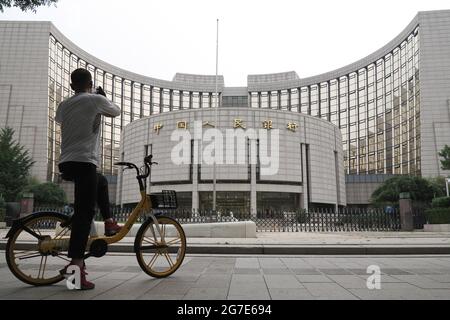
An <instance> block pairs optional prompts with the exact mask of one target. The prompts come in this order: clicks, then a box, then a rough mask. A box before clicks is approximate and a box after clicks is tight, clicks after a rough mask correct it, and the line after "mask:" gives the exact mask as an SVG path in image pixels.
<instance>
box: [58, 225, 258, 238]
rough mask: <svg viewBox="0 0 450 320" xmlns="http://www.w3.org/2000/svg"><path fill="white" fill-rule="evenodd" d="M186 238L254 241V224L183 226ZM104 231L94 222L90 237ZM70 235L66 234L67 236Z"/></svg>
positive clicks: (136, 228) (134, 229)
mask: <svg viewBox="0 0 450 320" xmlns="http://www.w3.org/2000/svg"><path fill="white" fill-rule="evenodd" d="M140 227H141V225H140V224H135V225H134V226H133V227H132V229H131V230H130V233H129V234H128V237H135V236H136V234H137V233H138V231H139V228H140ZM183 229H184V232H185V234H186V238H239V239H255V238H256V224H255V223H254V222H253V221H241V222H229V223H204V224H185V225H183ZM104 230H105V226H104V223H102V222H96V223H95V227H94V226H91V236H95V235H96V234H98V235H103V234H104V232H105V231H104ZM174 231H175V230H173V228H171V226H169V227H168V228H167V230H166V234H167V235H168V236H169V237H170V236H171V234H172V233H173V232H174ZM69 234H70V233H67V234H66V235H67V236H68V235H69Z"/></svg>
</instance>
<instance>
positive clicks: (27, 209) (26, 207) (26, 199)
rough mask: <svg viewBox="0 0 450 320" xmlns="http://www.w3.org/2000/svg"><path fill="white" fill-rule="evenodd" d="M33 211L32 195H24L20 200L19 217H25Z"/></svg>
mask: <svg viewBox="0 0 450 320" xmlns="http://www.w3.org/2000/svg"><path fill="white" fill-rule="evenodd" d="M33 209H34V194H32V193H25V194H24V195H23V197H22V199H21V200H20V217H21V218H23V217H26V216H29V215H30V214H32V213H33Z"/></svg>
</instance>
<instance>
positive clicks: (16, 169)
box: [0, 128, 34, 202]
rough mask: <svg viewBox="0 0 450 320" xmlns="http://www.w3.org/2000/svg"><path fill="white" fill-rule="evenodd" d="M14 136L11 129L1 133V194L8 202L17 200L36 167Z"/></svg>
mask: <svg viewBox="0 0 450 320" xmlns="http://www.w3.org/2000/svg"><path fill="white" fill-rule="evenodd" d="M13 136H14V130H13V129H11V128H5V129H2V130H1V131H0V194H2V195H3V197H4V199H5V201H6V202H14V201H16V200H17V197H18V195H19V194H20V193H21V192H22V190H23V189H24V187H25V186H26V185H27V178H28V175H29V171H30V169H31V167H32V166H33V165H34V162H33V161H32V159H31V157H30V156H29V155H28V151H27V150H24V147H23V146H21V145H20V144H19V143H17V142H15V141H14V139H13Z"/></svg>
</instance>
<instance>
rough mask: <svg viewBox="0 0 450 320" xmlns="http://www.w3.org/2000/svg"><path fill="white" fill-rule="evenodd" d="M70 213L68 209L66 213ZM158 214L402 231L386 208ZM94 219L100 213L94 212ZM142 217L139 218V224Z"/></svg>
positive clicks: (419, 222)
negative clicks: (254, 213) (253, 213)
mask: <svg viewBox="0 0 450 320" xmlns="http://www.w3.org/2000/svg"><path fill="white" fill-rule="evenodd" d="M35 211H53V212H60V213H64V209H61V208H36V210H35ZM131 212H132V210H131V209H127V208H119V207H116V208H113V209H112V213H113V216H114V218H115V219H116V220H117V221H118V222H122V223H123V222H125V221H126V220H127V219H128V217H129V216H130V214H131ZM65 213H66V214H70V212H67V211H66V212H65ZM157 213H159V214H163V215H166V216H169V217H172V218H174V219H176V220H177V221H179V222H180V223H181V224H201V223H223V222H237V221H253V222H255V223H256V226H257V231H258V232H364V231H370V232H382V231H399V230H401V223H400V214H399V211H398V210H391V211H389V212H388V211H385V210H383V209H340V210H339V211H337V212H336V211H334V210H320V209H315V210H310V211H302V210H300V211H295V212H294V211H293V212H286V211H283V212H281V211H264V212H258V213H257V214H256V215H251V214H249V213H248V212H234V213H228V214H226V215H221V214H220V213H216V212H213V211H197V212H192V211H183V210H167V211H164V210H159V211H158V212H157ZM413 214H414V226H415V228H416V229H423V225H424V224H425V223H426V219H425V215H424V209H423V208H415V209H414V210H413ZM96 219H97V221H101V220H102V218H101V215H100V213H99V212H97V215H96ZM144 219H145V217H141V218H140V219H139V222H140V223H142V222H143V220H144Z"/></svg>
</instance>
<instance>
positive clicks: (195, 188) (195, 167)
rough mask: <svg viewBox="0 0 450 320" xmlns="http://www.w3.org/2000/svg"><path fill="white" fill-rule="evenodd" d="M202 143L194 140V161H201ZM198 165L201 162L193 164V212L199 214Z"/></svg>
mask: <svg viewBox="0 0 450 320" xmlns="http://www.w3.org/2000/svg"><path fill="white" fill-rule="evenodd" d="M199 144H200V142H199V141H198V140H194V147H193V150H192V152H194V155H195V156H194V159H196V160H199V149H200V146H199ZM198 164H199V161H194V163H193V164H192V166H193V168H192V212H197V211H198V210H199V209H200V201H199V193H198V180H199V172H198Z"/></svg>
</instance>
